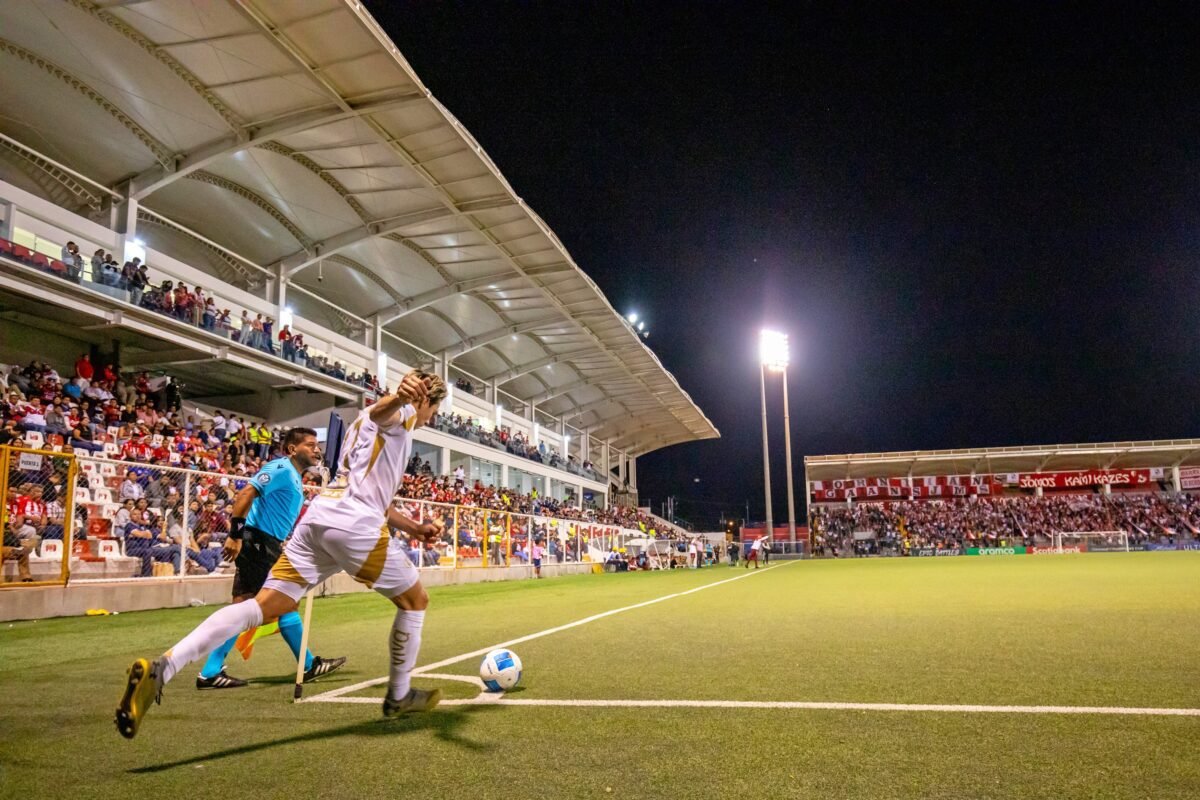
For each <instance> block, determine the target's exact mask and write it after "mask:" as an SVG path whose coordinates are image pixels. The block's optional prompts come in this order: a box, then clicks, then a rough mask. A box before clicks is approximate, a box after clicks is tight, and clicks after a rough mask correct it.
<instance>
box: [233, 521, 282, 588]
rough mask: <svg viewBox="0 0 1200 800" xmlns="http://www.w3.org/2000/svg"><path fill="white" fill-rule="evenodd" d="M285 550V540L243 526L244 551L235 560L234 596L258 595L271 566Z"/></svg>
mask: <svg viewBox="0 0 1200 800" xmlns="http://www.w3.org/2000/svg"><path fill="white" fill-rule="evenodd" d="M282 552H283V541H282V540H280V539H276V538H275V537H274V536H272V535H271V534H269V533H266V532H264V531H260V530H259V529H258V528H251V527H250V526H249V525H246V526H244V527H243V528H242V551H241V552H240V553H238V557H237V559H236V560H235V561H234V562H233V563H234V566H235V567H236V568H237V571H236V572H234V573H233V596H234V597H241V596H243V595H256V594H258V590H259V589H261V588H262V587H263V584H264V583H266V582H267V578H268V577H269V576H270V574H271V567H273V566H275V562H276V561H278V560H279V554H280V553H282Z"/></svg>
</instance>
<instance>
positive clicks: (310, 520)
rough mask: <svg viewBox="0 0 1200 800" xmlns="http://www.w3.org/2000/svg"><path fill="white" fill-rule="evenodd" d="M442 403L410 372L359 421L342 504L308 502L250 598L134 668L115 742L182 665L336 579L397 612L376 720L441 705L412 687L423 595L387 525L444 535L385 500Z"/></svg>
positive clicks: (436, 525)
mask: <svg viewBox="0 0 1200 800" xmlns="http://www.w3.org/2000/svg"><path fill="white" fill-rule="evenodd" d="M445 396H446V385H445V383H444V382H443V381H442V379H441V378H439V377H437V376H436V375H431V374H429V373H425V372H410V373H409V374H408V375H405V376H404V380H403V381H402V382H401V384H400V388H399V389H397V390H396V393H395V394H392V395H387V396H386V397H384V398H383V399H382V400H380V401H379V402H378V403H376V404H375V405H373V406H371V407H370V408H368V409H366V410H365V411H362V412H360V413H359V415H358V419H356V420H355V421H354V422H353V423H352V424H351V425H350V429H349V431H348V432H347V434H346V439H345V442H344V444H343V446H342V461H341V467H340V470H341V471H342V472H343V474H345V475H346V477H347V486H346V490H345V492H344V493H343V494H342V496H341V497H331V496H322V497H319V498H317V499H316V500H314V501H313V503H312V504H311V505H310V506H309V509H308V512H307V513H306V514H305V515H304V517H303V518H302V520H301V521H300V523H299V524H298V525H297V526H296V529H295V530H294V531H293V532H292V535H291V537H290V538H289V539H288V540H287V543H286V544H285V545H284V548H283V554H282V555H281V556H280V557H279V560H278V561H277V562H275V566H274V567H272V568H271V574H270V577H269V578H268V579H267V581H266V583H264V584H263V588H262V590H261V591H260V592H259V593H258V594H257V595H256V596H255V597H254V598H253V599H251V600H245V601H242V602H240V603H234V604H232V605H228V606H225V607H224V608H222V609H220V610H218V611H216V612H215V613H213V614H212V615H211V616H210V617H209V618H208V619H206V620H205V621H204V622H202V623H200V625H199V627H197V628H196V629H195V630H193V631H192V632H191V633H189V634H188V635H187V636H185V637H184V638H183V639H182V640H181V641H180V642H179V643H178V644H176V645H175V646H174V647H172V648H171V649H170V650H167V652H166V653H164V654H163V655H162V656H161V657H160V658H158V659H155V660H154V661H150V660H148V659H144V658H141V659H138V660H137V661H135V662H134V663H133V666H131V667H130V668H129V678H128V681H127V683H126V688H125V694H124V696H123V697H122V698H121V703H120V705H119V707H118V708H117V714H116V723H117V730H118V731H119V732H120V733H121V735H122V736H124V737H125V738H127V739H132V738H133V737H134V736H135V735H137V731H138V728H139V727H140V726H141V721H142V719H143V718H144V717H145V714H146V712H147V711H148V710H149V708H150V706H151V705H153V704H154V703H157V702H161V698H162V689H163V686H165V685H166V683H167V682H168V681H170V680H171V678H173V677H175V675H176V674H177V673H178V672H179V671H180V670H181V669H182V668H183V667H184V666H186V665H187V664H188V663H190V662H192V661H195V660H197V659H199V658H202V657H204V656H205V655H207V654H208V653H209V652H210V651H212V650H213V649H214V648H215V647H217V645H219V644H221V642H224V641H225V640H226V639H228V638H229V637H230V636H235V635H237V634H238V633H240V632H242V631H244V630H247V629H248V628H251V627H254V626H256V625H262V624H263V622H264V620H265V621H270V620H273V619H277V618H278V617H280V616H281V615H283V614H286V613H288V612H289V611H294V610H295V609H296V605H297V603H298V602H299V600H300V598H301V597H303V596H304V594H305V593H306V592H307V591H308V590H309V589H310V588H312V587H313V586H315V585H317V584H318V583H320V582H321V581H323V580H325V579H326V578H328V577H330V576H331V575H333V574H334V573H336V572H339V571H344V572H346V573H347V574H349V575H351V576H352V577H353V578H354V579H355V580H357V581H359V582H360V583H364V584H366V585H367V586H369V587H371V588H372V589H374V590H375V591H377V592H379V593H380V594H381V595H383V596H384V597H386V598H388V599H389V600H391V601H392V602H393V603H394V604H395V605H396V617H395V619H394V620H393V622H392V629H391V631H390V633H389V634H388V647H389V649H390V651H391V668H390V673H389V677H388V693H387V696H386V697H385V698H384V700H383V715H384V716H385V717H392V716H396V715H398V714H402V713H405V712H407V711H428V710H430V709H432V708H433V707H434V706H436V705H437V704H438V702H439V701H440V700H441V690H438V689H434V690H432V691H430V690H425V689H415V688H413V687H412V686H411V685H410V676H411V673H412V670H413V667H414V666H415V665H416V662H417V652H418V650H419V649H420V647H421V628H422V626H423V624H424V622H425V609H426V608H427V607H428V605H429V596H428V595H427V594H426V593H425V589H424V587H423V586H421V582H420V579H419V578H418V574H417V569H416V567H415V566H414V565H413V563H412V561H411V560H410V559H409V557H408V555H407V553H405V551H404V550H403V549H402V548H401V547H400V545H399V542H397V541H396V540H395V539H393V538H392V536H391V534H390V533H389V530H388V526H391V527H393V528H398V529H399V530H401V531H402V532H403V533H404V534H405V535H407V536H411V537H415V538H418V539H422V540H424V541H430V540H433V539H436V538H437V537H438V536H439V535H440V534H441V532H442V523H441V522H440V521H439V522H432V523H428V524H422V523H420V522H417V521H416V520H413V519H410V518H408V517H407V516H405V515H403V514H401V513H400V512H399V511H397V510H395V509H394V508H393V507H392V499H393V498H394V497H395V496H396V492H397V491H398V490H399V488H400V485H401V483H402V482H403V480H404V468H405V466H406V465H407V464H408V458H409V455H410V454H411V452H412V431H414V430H416V429H417V428H419V427H421V426H422V425H426V424H428V423H429V422H430V420H432V419H433V417H434V416H435V415H436V414H437V410H438V405H439V404H440V403H441V401H442V400H443V399H444V398H445Z"/></svg>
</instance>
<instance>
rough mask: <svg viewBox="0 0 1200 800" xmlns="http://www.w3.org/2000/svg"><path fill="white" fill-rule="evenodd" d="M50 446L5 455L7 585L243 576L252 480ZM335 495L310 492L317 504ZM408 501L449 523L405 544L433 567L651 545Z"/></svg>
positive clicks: (581, 555)
mask: <svg viewBox="0 0 1200 800" xmlns="http://www.w3.org/2000/svg"><path fill="white" fill-rule="evenodd" d="M44 447H45V448H46V449H43V450H33V449H23V448H12V447H0V472H2V473H3V475H4V480H3V481H2V482H0V508H3V509H4V512H3V513H4V551H3V554H4V560H3V566H4V569H3V573H2V575H3V583H0V585H8V584H21V585H50V584H65V583H66V582H67V581H68V580H70V581H71V582H80V581H98V580H153V579H156V578H158V579H163V578H171V579H177V578H181V577H188V578H191V577H196V578H203V577H205V576H212V577H220V576H222V575H228V574H231V573H232V571H233V567H232V565H230V564H225V563H223V562H222V561H221V547H222V545H223V544H224V542H225V540H226V538H228V536H229V523H230V518H231V516H232V509H233V502H234V498H235V496H236V495H237V493H238V492H239V491H240V490H241V489H242V487H244V486H245V485H246V484H247V483H249V481H250V477H249V476H239V475H227V474H221V473H211V472H200V471H197V470H187V469H180V468H177V467H167V466H158V465H151V464H142V463H136V462H124V461H115V460H111V459H107V458H99V457H84V456H75V455H72V454H63V453H60V452H55V451H54V450H53V447H54V445H53V444H52V443H50V442H46V443H45V444H44ZM323 491H327V490H324V489H321V488H320V487H316V486H313V487H306V493H307V494H308V495H309V497H308V499H310V500H311V499H312V498H313V497H315V496H316V495H318V494H320V493H322V492H323ZM328 491H336V490H328ZM396 503H397V505H398V506H399V507H401V508H402V509H403V510H404V512H405V513H406V514H407V515H408V516H410V517H412V518H413V519H416V520H419V521H421V522H429V521H432V520H434V519H438V520H441V522H442V524H443V526H444V533H443V535H442V536H441V538H440V539H439V540H438V541H436V542H432V543H429V544H428V545H421V544H418V543H417V542H416V541H412V540H408V539H407V538H405V537H403V536H400V537H399V538H400V540H401V542H402V544H403V546H404V547H405V548H406V549H407V551H408V554H409V557H410V558H411V559H412V560H413V563H414V564H416V565H417V566H418V567H421V568H423V569H470V568H488V567H527V566H530V565H531V561H532V554H533V550H534V547H535V546H536V547H540V548H542V559H543V562H542V563H543V564H564V563H578V562H585V561H588V562H592V563H602V562H606V561H609V560H611V559H613V558H614V557H615V556H617V555H626V553H627V551H628V550H630V549H631V548H632V549H633V550H634V551H636V549H637V547H638V545H637V542H639V541H643V540H645V538H646V535H645V534H643V533H638V532H636V531H631V530H626V529H622V528H620V527H618V526H615V525H603V524H600V523H593V522H588V521H580V520H568V519H559V518H555V517H548V516H541V515H528V514H518V513H513V512H508V511H502V510H495V509H483V508H475V507H471V506H455V505H448V504H444V503H434V502H429V501H417V500H401V499H397V501H396ZM394 533H398V532H394ZM68 543H69V544H68ZM643 546H644V545H643ZM64 556H65V557H64ZM26 579H29V580H28V582H26Z"/></svg>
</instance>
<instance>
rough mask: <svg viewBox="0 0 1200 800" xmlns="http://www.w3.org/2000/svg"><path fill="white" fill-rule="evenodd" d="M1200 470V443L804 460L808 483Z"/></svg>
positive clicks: (1060, 446) (1056, 446)
mask: <svg viewBox="0 0 1200 800" xmlns="http://www.w3.org/2000/svg"><path fill="white" fill-rule="evenodd" d="M1188 465H1200V439H1163V440H1159V441H1150V442H1106V443H1103V444H1053V445H1035V446H1030V447H982V448H978V449H968V450H924V451H922V450H908V451H904V452H897V453H856V454H853V455H842V456H805V457H804V469H805V472H806V474H807V476H808V480H810V481H827V480H840V479H844V478H902V477H905V476H908V475H913V476H932V475H994V474H1006V473H1012V472H1046V471H1057V472H1067V471H1073V470H1087V469H1135V468H1145V467H1176V466H1188Z"/></svg>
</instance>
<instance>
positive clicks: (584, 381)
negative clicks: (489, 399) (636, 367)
mask: <svg viewBox="0 0 1200 800" xmlns="http://www.w3.org/2000/svg"><path fill="white" fill-rule="evenodd" d="M624 374H625V372H624V370H621V371H618V372H606V373H604V374H603V375H597V376H595V377H592V378H581V379H580V380H577V381H572V382H571V383H568V384H566V385H564V386H550V387H547V389H546V391H544V392H542V393H541V394H538V395H534V396H533V397H531V398H529V402H531V403H533V404H534V405H539V406H540V405H541V404H542V403H546V402H549V401H550V400H553V399H554V398H556V397H561V396H563V395H564V394H570V393H571V392H574V391H578V390H579V389H583V388H586V387H588V386H591V385H592V384H595V383H600V382H602V381H607V380H612V379H613V378H619V377H621V376H622V375H624Z"/></svg>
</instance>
